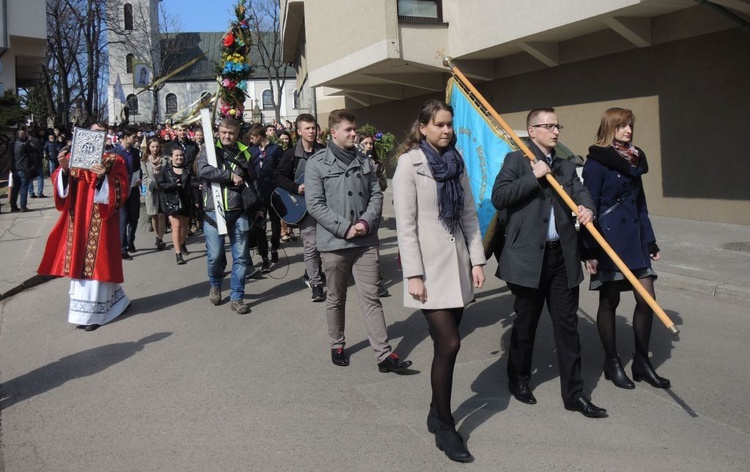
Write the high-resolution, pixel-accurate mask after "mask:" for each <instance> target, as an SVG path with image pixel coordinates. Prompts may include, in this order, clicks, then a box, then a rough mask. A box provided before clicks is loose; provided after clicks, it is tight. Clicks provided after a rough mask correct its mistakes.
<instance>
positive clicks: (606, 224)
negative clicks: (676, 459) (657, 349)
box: [583, 108, 670, 389]
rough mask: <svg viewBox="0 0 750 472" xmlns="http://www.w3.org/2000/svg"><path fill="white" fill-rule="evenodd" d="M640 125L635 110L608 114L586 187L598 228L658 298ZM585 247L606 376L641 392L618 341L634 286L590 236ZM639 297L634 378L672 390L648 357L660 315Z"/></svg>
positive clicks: (591, 155) (585, 178) (588, 168)
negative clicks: (622, 306) (618, 315)
mask: <svg viewBox="0 0 750 472" xmlns="http://www.w3.org/2000/svg"><path fill="white" fill-rule="evenodd" d="M634 124H635V116H634V115H633V112H632V111H630V110H627V109H623V108H610V109H609V110H607V111H606V112H604V116H603V117H602V122H601V124H600V125H599V131H598V132H597V133H596V143H595V144H594V145H593V146H591V147H589V155H588V157H587V159H586V164H585V165H584V166H583V183H584V185H585V186H586V187H587V188H588V190H589V193H590V194H591V197H592V199H593V200H594V204H595V205H596V209H595V211H596V214H597V215H599V216H598V220H597V222H596V226H597V229H599V231H600V232H601V233H602V235H603V236H604V239H606V240H607V242H608V243H609V244H610V246H612V249H614V251H615V252H616V253H617V255H618V256H620V258H621V259H622V260H623V262H624V263H625V265H627V266H628V268H629V269H630V270H631V271H632V272H633V274H634V275H635V276H636V277H637V278H638V279H639V281H640V282H641V284H642V285H643V286H644V288H645V289H646V290H647V291H648V292H649V294H650V295H651V296H652V297H653V296H654V280H655V279H656V273H655V272H654V271H653V269H652V268H651V261H652V260H653V261H658V260H659V247H658V246H657V245H656V237H655V236H654V230H653V228H652V226H651V220H650V219H649V217H648V208H647V206H646V197H645V195H644V193H643V182H642V180H641V177H642V176H643V174H645V173H646V172H648V163H647V161H646V155H645V154H644V153H643V151H642V150H641V149H640V148H637V147H635V146H633V143H632V140H633V129H634ZM584 246H585V249H586V254H584V258H585V259H586V270H587V271H588V272H589V274H591V286H590V289H591V290H598V291H599V310H598V311H597V315H596V324H597V327H598V329H599V337H600V338H601V341H602V345H603V347H604V353H605V356H606V357H605V360H604V377H605V378H606V379H607V380H611V381H612V383H614V384H615V385H616V386H618V387H620V388H626V389H632V388H635V384H633V382H632V381H631V380H630V379H629V378H628V376H627V375H626V374H625V371H624V370H623V368H622V363H621V362H620V357H619V356H618V354H617V345H616V340H615V310H616V309H617V306H618V305H619V303H620V292H622V291H628V290H633V287H632V285H631V284H630V282H628V281H627V279H625V276H624V275H623V274H622V272H620V271H619V270H618V269H617V267H616V266H615V264H614V262H612V260H611V259H610V258H609V257H608V256H607V255H606V254H605V253H604V251H603V250H602V249H601V248H599V247H598V245H597V244H596V242H595V241H594V240H593V239H592V238H590V236H589V237H586V239H585V241H584ZM633 294H634V295H635V302H636V305H635V311H634V312H633V334H634V336H635V355H634V356H633V364H632V373H633V378H634V379H635V380H636V381H641V380H645V381H646V382H648V383H650V384H651V385H653V386H654V387H656V388H668V387H669V386H670V382H669V380H667V379H665V378H663V377H659V376H658V375H657V374H656V371H655V370H654V368H653V366H652V365H651V362H650V361H649V358H648V352H649V339H650V337H651V325H652V322H653V318H654V312H653V310H652V309H651V307H650V306H649V305H648V303H647V302H646V300H645V299H644V298H643V297H641V295H640V294H639V293H638V292H637V291H633Z"/></svg>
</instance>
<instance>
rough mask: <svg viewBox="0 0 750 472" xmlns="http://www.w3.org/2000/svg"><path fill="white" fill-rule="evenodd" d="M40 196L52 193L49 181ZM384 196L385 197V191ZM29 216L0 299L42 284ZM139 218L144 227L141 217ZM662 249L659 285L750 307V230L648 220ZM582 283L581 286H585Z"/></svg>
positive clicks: (5, 247)
mask: <svg viewBox="0 0 750 472" xmlns="http://www.w3.org/2000/svg"><path fill="white" fill-rule="evenodd" d="M44 188H45V193H47V194H48V195H50V194H52V186H51V185H50V181H49V179H48V180H47V181H46V182H45V187H44ZM387 193H389V192H387ZM28 201H29V204H28V207H29V208H30V209H32V210H33V211H32V212H30V213H8V212H9V211H10V205H9V204H8V201H7V199H4V200H3V201H2V210H3V213H2V214H0V254H2V260H3V263H2V273H0V299H4V298H7V297H10V296H12V295H14V294H16V293H18V292H20V291H21V290H23V289H25V288H29V287H32V286H34V285H38V284H39V283H41V282H43V281H44V280H43V279H42V278H41V277H39V276H38V275H37V273H36V269H37V267H38V265H39V261H40V260H41V257H42V253H43V251H44V247H45V244H46V242H47V236H48V235H49V232H50V230H51V229H52V227H53V226H54V224H55V222H56V221H57V219H58V217H59V213H58V211H57V210H56V209H55V204H54V200H53V199H52V198H41V199H40V198H35V199H32V198H30V199H29V200H28ZM385 201H386V207H385V209H384V212H383V214H384V217H385V218H387V219H390V220H391V221H390V222H387V224H385V225H383V227H382V228H381V230H380V237H381V238H387V237H389V236H394V235H395V223H394V222H393V207H392V205H391V203H390V202H391V198H386V199H385ZM142 216H144V217H142V218H141V219H140V223H141V224H145V222H146V218H145V215H142ZM651 220H652V223H653V225H654V231H655V232H656V235H657V239H658V244H659V247H660V248H661V251H662V252H661V256H662V258H661V260H660V261H659V262H657V263H655V265H654V267H655V269H656V271H657V273H658V274H659V282H658V285H659V286H664V287H670V288H675V289H680V290H686V291H689V292H693V293H697V294H701V295H709V296H712V297H719V298H722V299H727V300H735V301H742V302H750V226H744V225H731V224H723V223H707V222H702V221H691V220H681V219H677V218H670V217H664V216H652V217H651ZM584 283H585V282H584Z"/></svg>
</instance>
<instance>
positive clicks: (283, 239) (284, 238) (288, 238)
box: [281, 234, 292, 243]
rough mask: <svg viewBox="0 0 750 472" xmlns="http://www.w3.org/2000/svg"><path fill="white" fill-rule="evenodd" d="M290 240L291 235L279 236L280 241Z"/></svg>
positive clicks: (286, 241)
mask: <svg viewBox="0 0 750 472" xmlns="http://www.w3.org/2000/svg"><path fill="white" fill-rule="evenodd" d="M291 240H292V237H291V236H289V235H288V234H285V235H284V236H282V237H281V241H282V242H285V243H288V242H289V241H291Z"/></svg>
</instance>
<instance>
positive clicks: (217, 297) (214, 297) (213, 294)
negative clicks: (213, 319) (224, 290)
mask: <svg viewBox="0 0 750 472" xmlns="http://www.w3.org/2000/svg"><path fill="white" fill-rule="evenodd" d="M208 299H209V300H210V301H211V303H213V304H214V305H219V304H220V303H221V287H211V290H209V291H208Z"/></svg>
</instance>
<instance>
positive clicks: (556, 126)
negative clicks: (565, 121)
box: [531, 123, 563, 131]
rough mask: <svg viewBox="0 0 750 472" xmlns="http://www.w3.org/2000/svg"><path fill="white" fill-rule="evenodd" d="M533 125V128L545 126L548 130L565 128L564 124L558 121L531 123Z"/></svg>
mask: <svg viewBox="0 0 750 472" xmlns="http://www.w3.org/2000/svg"><path fill="white" fill-rule="evenodd" d="M531 127H532V128H544V129H546V130H547V131H552V130H554V129H555V128H557V130H558V131H562V130H563V125H561V124H557V123H542V124H539V125H531Z"/></svg>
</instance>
